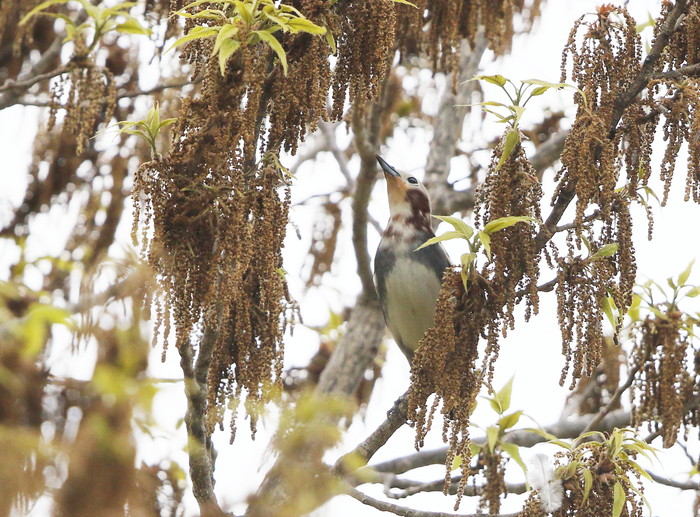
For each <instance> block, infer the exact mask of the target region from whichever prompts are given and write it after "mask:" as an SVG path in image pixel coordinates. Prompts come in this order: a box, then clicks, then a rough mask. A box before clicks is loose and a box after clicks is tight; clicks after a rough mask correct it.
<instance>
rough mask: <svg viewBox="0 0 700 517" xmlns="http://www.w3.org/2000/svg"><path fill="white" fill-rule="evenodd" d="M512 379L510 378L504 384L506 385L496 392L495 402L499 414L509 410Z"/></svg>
mask: <svg viewBox="0 0 700 517" xmlns="http://www.w3.org/2000/svg"><path fill="white" fill-rule="evenodd" d="M514 379H515V377H511V378H510V380H509V381H508V382H506V384H505V385H504V386H503V387H502V388H501V389H500V390H498V393H496V400H497V401H498V405H499V406H500V408H501V410H500V411H499V413H505V412H506V411H508V408H510V396H511V394H512V393H513V380H514Z"/></svg>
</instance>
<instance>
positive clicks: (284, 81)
mask: <svg viewBox="0 0 700 517" xmlns="http://www.w3.org/2000/svg"><path fill="white" fill-rule="evenodd" d="M289 3H290V4H291V5H293V6H294V7H296V8H297V9H299V10H300V12H302V13H303V14H304V16H306V17H307V18H308V19H309V20H311V21H313V22H314V23H316V24H318V25H320V26H323V27H325V28H326V29H327V30H328V31H329V33H330V34H332V35H333V37H334V40H335V43H336V47H337V54H336V60H335V66H334V68H333V69H331V67H330V65H329V56H330V54H331V52H332V49H331V45H330V44H329V43H328V41H327V40H326V39H325V38H323V37H318V36H314V35H310V34H306V33H298V34H291V33H284V32H282V31H280V32H278V33H276V37H278V38H279V41H280V44H281V45H282V47H283V48H284V50H285V54H286V59H287V63H288V71H287V74H286V75H285V74H284V73H283V69H282V66H280V63H279V60H278V58H277V56H276V54H275V53H274V52H273V50H272V49H271V48H270V47H269V45H267V44H265V43H262V42H260V43H257V44H252V45H251V44H249V43H248V42H247V40H246V37H247V34H246V31H247V30H252V29H250V28H248V27H247V26H245V25H244V24H242V25H241V26H240V27H239V32H238V33H237V35H236V37H237V39H238V40H239V41H240V42H241V45H240V48H239V49H238V50H237V51H236V52H235V53H234V54H233V55H232V56H231V58H229V60H228V62H227V63H226V66H225V70H224V73H223V75H222V73H221V71H220V69H219V64H218V62H217V59H216V58H215V57H212V45H213V39H214V38H203V39H196V40H192V41H190V42H188V43H187V44H186V45H184V46H183V48H182V57H183V58H184V59H186V60H187V61H189V62H190V64H191V65H192V66H193V71H194V74H195V75H199V76H200V77H202V78H203V82H202V88H201V93H200V95H199V96H198V97H196V98H194V99H185V100H184V101H183V106H182V109H181V112H180V116H179V117H178V122H177V124H176V125H175V127H174V131H173V133H174V139H173V148H172V151H171V152H170V154H169V155H168V156H166V157H165V158H164V159H162V160H155V161H151V162H148V163H146V164H144V165H142V167H141V169H140V171H139V174H138V176H137V179H136V182H135V183H136V184H135V187H136V188H135V190H136V192H141V193H143V194H145V199H146V203H145V206H144V209H143V211H142V213H141V222H142V223H143V229H142V231H141V241H142V243H143V245H144V250H145V252H144V254H145V257H146V258H147V260H148V261H149V263H150V264H151V265H152V266H153V267H154V269H155V270H156V272H157V274H158V277H159V282H160V285H161V287H162V289H163V291H164V293H165V298H164V299H165V302H166V307H164V308H160V309H159V308H156V313H157V317H158V318H159V325H158V326H159V332H160V333H161V335H162V336H163V337H164V338H167V334H168V331H169V327H168V325H169V321H170V316H172V319H173V321H174V324H175V334H176V339H177V343H178V347H190V346H192V345H191V341H195V342H197V341H199V342H201V343H202V346H204V344H208V345H210V346H214V352H213V356H212V357H213V358H212V361H211V364H210V365H209V378H208V381H209V396H208V404H209V421H208V424H209V425H208V429H209V431H210V432H211V431H212V430H213V429H214V427H215V425H216V424H221V422H222V419H223V412H224V409H223V408H224V407H226V405H227V404H231V405H233V406H235V405H236V404H237V403H238V401H239V400H240V399H241V398H242V395H243V392H245V395H246V400H247V409H248V412H249V414H251V416H252V422H253V427H254V425H255V419H256V414H257V411H258V410H259V402H261V401H265V400H266V393H269V392H270V391H271V386H272V385H274V384H276V383H278V382H279V373H280V368H281V364H282V363H281V360H282V359H281V357H282V356H281V353H282V332H283V327H284V326H283V325H282V323H283V321H284V318H283V314H284V312H285V308H286V307H288V306H289V304H290V300H289V297H288V295H287V293H286V282H285V280H284V277H283V274H282V270H281V266H282V264H281V256H280V248H281V245H282V237H283V235H284V228H285V226H286V222H287V207H288V192H287V194H285V195H283V196H280V194H279V190H280V186H281V185H282V183H281V182H280V181H279V176H280V174H284V172H283V169H282V168H281V166H280V165H279V162H278V158H277V156H278V155H279V152H280V151H281V150H282V149H284V150H287V151H291V152H295V151H296V149H297V145H298V143H299V142H300V141H301V140H302V139H303V138H304V136H305V134H306V131H307V128H312V129H313V128H314V126H315V124H316V123H317V121H318V120H319V119H324V118H327V117H328V116H327V115H326V103H327V94H328V92H330V93H331V99H332V102H331V112H330V115H329V118H331V119H340V118H342V117H343V116H344V115H345V108H346V100H348V99H349V100H350V102H351V103H352V104H353V108H354V109H356V110H361V109H363V105H365V104H366V103H367V101H369V100H371V99H373V98H375V97H376V96H377V93H378V91H379V89H380V88H381V87H382V85H383V84H384V82H385V77H386V76H387V74H388V71H389V68H390V65H391V62H392V59H393V57H394V55H395V53H396V51H397V50H404V51H405V50H406V49H399V47H398V41H407V40H405V39H403V40H402V39H399V40H398V41H397V35H396V29H397V26H399V25H400V24H399V22H398V18H399V17H400V16H409V17H410V18H411V19H412V20H415V13H413V12H410V11H409V9H413V8H410V6H405V5H403V6H402V5H399V4H396V3H393V2H387V1H385V0H370V1H367V2H361V3H352V4H351V3H349V2H344V1H343V2H337V3H330V2H324V1H321V0H293V1H290V2H289ZM452 3H453V4H455V5H457V4H458V2H452ZM496 3H497V4H499V5H500V4H504V5H506V6H511V2H510V1H505V2H496ZM536 3H537V2H536ZM442 4H443V3H442V2H427V4H426V8H427V11H428V12H436V11H437V10H439V9H441V8H442V7H441V5H442ZM217 5H218V4H217V3H216V2H211V3H203V4H200V5H195V6H192V7H189V8H188V10H189V11H190V14H195V13H196V12H197V11H201V10H202V9H206V8H211V7H212V6H213V7H216V6H217ZM477 5H478V8H477V7H475V6H477ZM487 5H490V4H489V3H487V2H483V1H481V2H476V3H475V6H472V7H470V8H469V9H467V10H465V11H464V12H469V13H472V14H473V15H474V16H478V17H480V20H482V19H483V20H482V21H480V22H479V23H486V24H492V25H493V26H494V27H495V25H494V24H496V23H497V18H498V16H499V15H498V13H501V14H500V15H501V16H505V15H506V14H507V13H510V12H512V9H511V8H510V7H508V8H504V9H501V10H498V9H496V10H494V9H493V8H492V7H487ZM171 7H180V3H179V2H175V3H174V4H171ZM509 9H510V10H509ZM487 11H488V13H489V16H487V15H486V14H487ZM409 12H410V14H408V13H409ZM460 12H461V11H460ZM494 13H495V14H494ZM427 16H429V17H430V16H432V15H427ZM460 20H461V18H460V17H459V16H458V17H457V18H455V19H454V20H452V19H450V23H453V22H454V23H459V22H460ZM489 20H490V21H489ZM428 21H429V20H428V19H424V20H423V23H426V22H428ZM212 23H220V22H218V21H212V20H211V19H207V18H192V17H191V18H187V19H186V21H185V31H186V33H187V32H188V31H190V30H191V29H192V28H194V27H196V26H198V25H202V24H203V25H210V24H212ZM423 23H422V24H419V28H420V30H419V35H420V37H421V38H420V39H424V38H426V37H430V38H438V39H439V38H442V37H443V33H442V32H441V33H440V35H439V36H438V35H436V34H435V33H434V32H433V33H430V31H429V30H423ZM430 23H431V24H432V25H433V26H435V27H436V28H445V25H444V24H439V25H435V19H434V17H433V18H430ZM498 23H500V24H510V23H511V16H510V15H508V16H507V17H506V18H504V19H503V20H501V21H500V22H498ZM402 26H405V24H403V25H402ZM504 26H505V25H504ZM499 30H500V29H499ZM506 33H508V34H512V29H508V30H506ZM414 34H417V33H414ZM428 34H432V35H429V36H427V35H428ZM444 34H447V33H444ZM499 34H500V33H499ZM494 41H495V40H494ZM414 46H415V47H416V48H417V49H419V48H421V47H422V45H414ZM448 47H449V48H450V49H451V48H452V47H454V45H451V44H446V45H443V44H439V45H437V46H436V48H438V49H440V50H439V51H437V50H436V51H435V52H440V53H443V52H447V51H446V50H445V49H446V48H448ZM437 61H438V62H443V63H446V62H447V61H444V60H442V58H439V59H437ZM261 156H262V157H263V160H262V163H261V161H260V157H261ZM135 199H136V197H135ZM135 202H136V201H135ZM137 204H138V203H137ZM137 208H140V207H137ZM151 225H152V235H151V234H150V233H149V232H150V230H149V228H150V227H151ZM137 233H138V232H137V230H136V228H135V231H134V235H135V236H136V234H137ZM480 321H482V320H480ZM483 321H485V320H483ZM473 328H474V329H480V328H481V327H478V326H474V327H473ZM212 332H216V335H210V334H211V333H212ZM477 332H478V330H477ZM194 337H198V339H193V338H194ZM210 342H213V345H212V344H211V343H210ZM470 342H471V343H474V346H476V342H477V339H472V340H471V341H470ZM465 371H466V368H465ZM455 373H457V372H455ZM476 385H477V386H478V383H477V384H476ZM468 391H469V393H471V392H472V391H474V389H471V388H470V389H469V390H468ZM474 393H476V392H475V391H474ZM455 403H456V401H455ZM459 429H460V430H466V427H464V426H461V427H460V428H459ZM456 440H457V438H456V435H455V437H454V438H453V441H456Z"/></svg>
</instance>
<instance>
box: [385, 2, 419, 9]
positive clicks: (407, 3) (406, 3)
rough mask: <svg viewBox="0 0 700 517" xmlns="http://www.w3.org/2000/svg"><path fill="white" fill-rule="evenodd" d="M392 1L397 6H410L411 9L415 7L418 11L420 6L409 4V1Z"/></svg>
mask: <svg viewBox="0 0 700 517" xmlns="http://www.w3.org/2000/svg"><path fill="white" fill-rule="evenodd" d="M391 1H392V2H394V3H395V4H404V5H410V6H411V7H415V8H416V9H418V6H417V5H416V4H413V3H411V2H409V1H408V0H391Z"/></svg>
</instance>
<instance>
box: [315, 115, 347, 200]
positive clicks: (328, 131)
mask: <svg viewBox="0 0 700 517" xmlns="http://www.w3.org/2000/svg"><path fill="white" fill-rule="evenodd" d="M336 127H337V124H331V123H330V122H323V121H321V122H319V123H318V129H319V130H320V131H321V134H322V135H323V139H324V140H325V142H326V147H327V148H328V150H329V151H330V153H331V154H332V155H333V158H335V161H336V162H337V163H338V167H339V168H340V173H341V174H342V175H343V177H344V178H345V181H346V182H347V184H348V187H349V188H350V189H352V188H353V186H354V184H355V180H354V179H353V177H352V174H350V168H349V167H348V161H347V159H346V158H345V155H344V154H343V152H342V151H341V150H340V148H339V147H338V141H337V140H336V138H335V128H336Z"/></svg>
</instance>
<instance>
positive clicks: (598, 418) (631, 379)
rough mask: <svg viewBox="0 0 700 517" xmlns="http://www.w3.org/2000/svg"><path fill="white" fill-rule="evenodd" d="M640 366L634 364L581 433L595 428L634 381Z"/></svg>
mask: <svg viewBox="0 0 700 517" xmlns="http://www.w3.org/2000/svg"><path fill="white" fill-rule="evenodd" d="M640 368H641V365H635V366H634V367H633V368H632V369H631V370H630V373H629V375H628V377H627V380H626V381H625V383H624V384H622V385H621V386H618V387H617V389H616V390H615V393H613V396H612V397H610V400H609V401H608V403H607V404H606V405H605V407H603V408H602V409H601V410H600V411H598V414H597V415H596V416H595V417H593V420H591V421H590V423H589V424H588V425H587V426H586V428H585V429H584V430H583V432H582V433H581V434H584V433H587V432H588V431H592V430H594V429H596V427H597V426H598V425H599V424H600V422H601V421H602V420H603V418H605V417H606V416H607V414H608V413H610V411H612V409H613V408H614V407H615V406H616V405H617V404H618V402H620V397H621V396H622V394H623V393H624V392H625V391H627V390H628V389H629V387H630V386H632V383H633V382H634V376H635V375H637V372H639V370H640Z"/></svg>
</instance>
